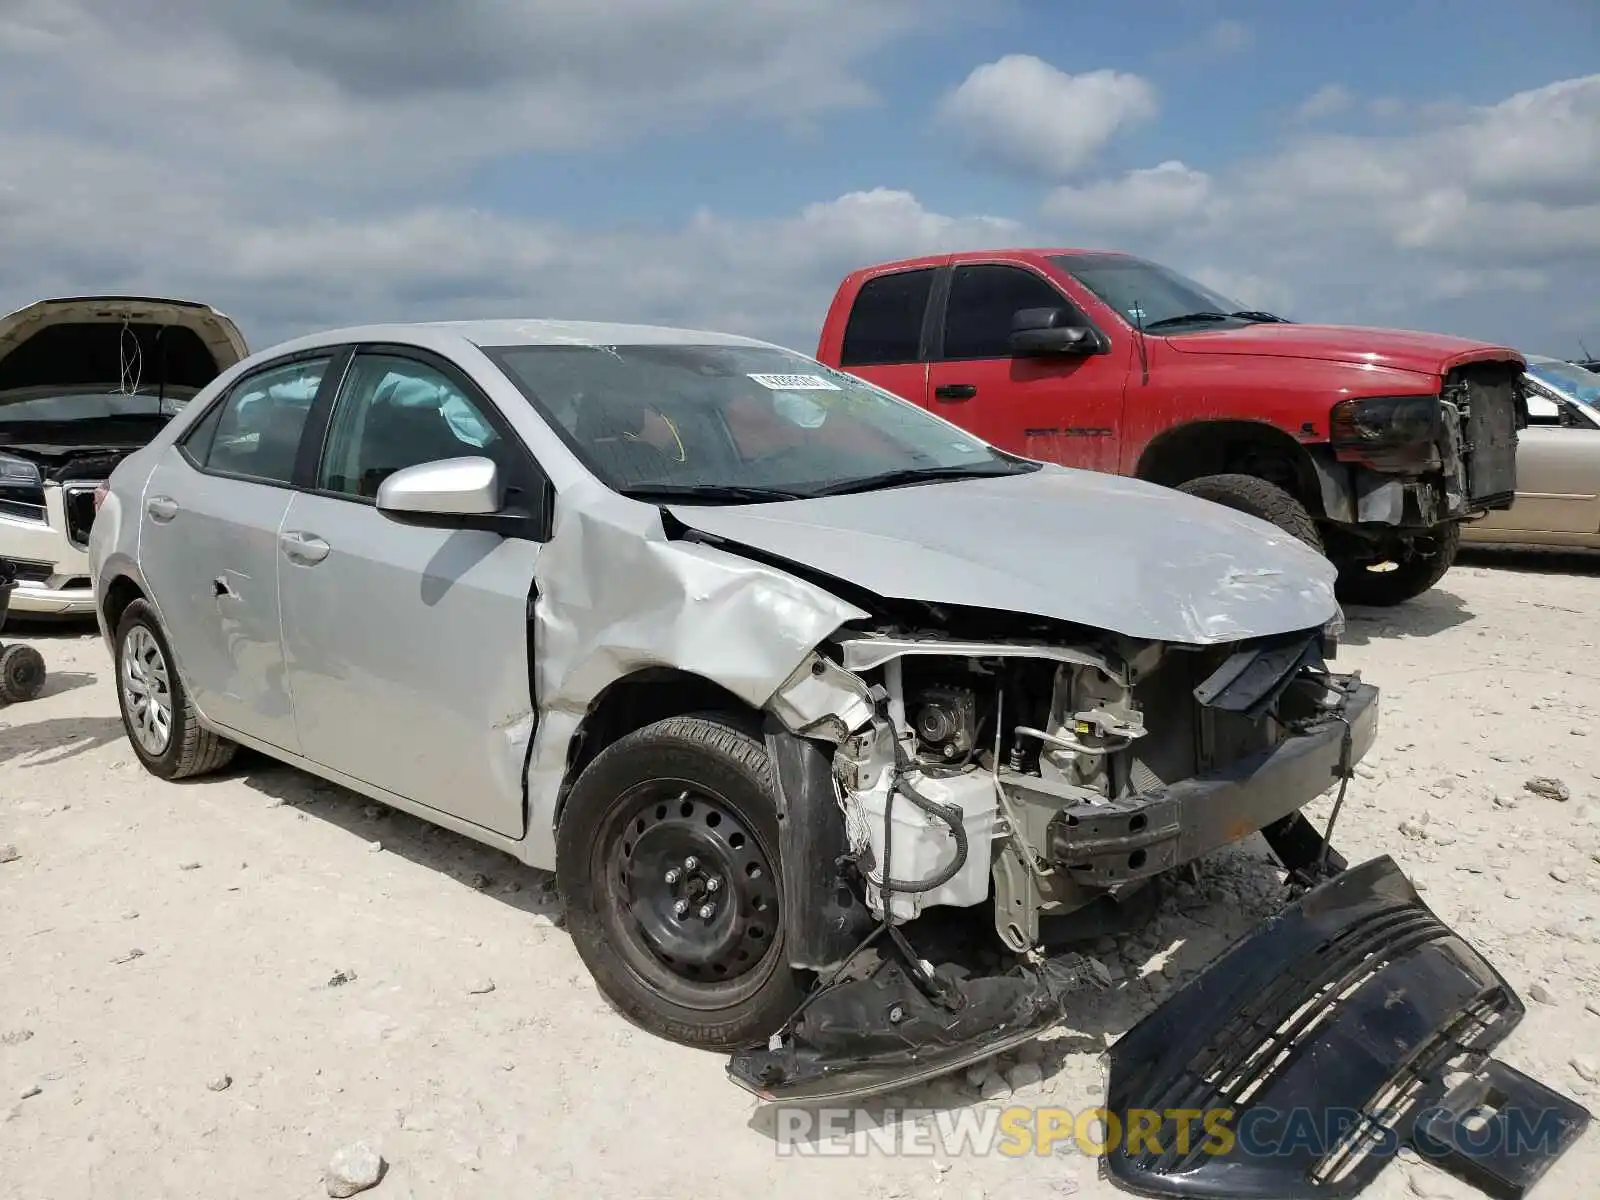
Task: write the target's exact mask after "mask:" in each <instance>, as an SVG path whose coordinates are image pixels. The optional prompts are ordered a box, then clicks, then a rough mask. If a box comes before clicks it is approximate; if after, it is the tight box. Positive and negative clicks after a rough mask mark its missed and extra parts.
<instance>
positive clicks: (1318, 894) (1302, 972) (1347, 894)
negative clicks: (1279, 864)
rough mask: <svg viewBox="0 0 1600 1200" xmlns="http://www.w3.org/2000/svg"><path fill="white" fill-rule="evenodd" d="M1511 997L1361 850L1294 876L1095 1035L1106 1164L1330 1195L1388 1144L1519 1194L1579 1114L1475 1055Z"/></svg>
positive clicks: (1364, 1172) (1121, 1180)
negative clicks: (1350, 858)
mask: <svg viewBox="0 0 1600 1200" xmlns="http://www.w3.org/2000/svg"><path fill="white" fill-rule="evenodd" d="M1523 1011H1524V1010H1523V1005H1522V1002H1521V1001H1520V1000H1519V999H1518V998H1517V996H1516V994H1515V993H1514V992H1513V991H1512V990H1511V988H1510V986H1509V985H1508V984H1507V983H1506V981H1505V980H1504V979H1502V978H1501V977H1500V975H1499V974H1498V973H1497V972H1496V971H1495V970H1494V968H1492V967H1491V966H1490V965H1489V964H1488V963H1487V962H1486V961H1485V960H1484V959H1483V958H1482V957H1481V956H1480V955H1479V954H1478V953H1477V952H1476V951H1475V950H1474V949H1473V948H1472V947H1471V946H1469V945H1468V944H1467V943H1466V942H1465V941H1463V940H1462V939H1461V938H1460V937H1459V936H1458V935H1456V934H1455V933H1454V932H1453V931H1452V930H1450V929H1449V928H1448V927H1447V926H1445V925H1444V924H1443V923H1442V922H1440V921H1439V919H1438V918H1437V917H1435V916H1434V915H1433V913H1432V911H1430V910H1429V909H1428V907H1427V906H1426V905H1425V904H1423V902H1422V900H1421V898H1420V897H1419V896H1418V895H1417V892H1416V890H1415V889H1414V888H1413V887H1412V885H1411V883H1410V881H1409V880H1408V879H1407V878H1406V877H1405V875H1403V874H1402V873H1401V872H1400V870H1399V868H1398V867H1396V866H1395V864H1394V862H1393V861H1392V860H1391V859H1389V858H1387V857H1382V858H1377V859H1373V860H1372V861H1370V862H1367V863H1364V864H1362V865H1361V866H1358V867H1353V868H1350V869H1349V870H1347V871H1345V872H1343V873H1342V874H1340V875H1338V876H1336V877H1335V878H1333V879H1331V880H1330V881H1328V882H1327V883H1324V884H1322V885H1321V886H1319V887H1317V888H1314V889H1313V890H1311V891H1309V892H1307V893H1306V894H1305V895H1304V896H1302V897H1301V898H1300V899H1299V900H1298V901H1296V902H1295V903H1294V904H1291V905H1289V906H1288V907H1286V908H1285V909H1284V910H1283V911H1282V912H1281V913H1279V914H1277V915H1276V916H1274V917H1273V918H1272V919H1271V920H1270V921H1268V922H1267V923H1266V924H1265V925H1264V926H1263V927H1262V928H1261V929H1259V930H1258V931H1257V932H1255V933H1254V934H1252V935H1251V936H1250V937H1248V938H1246V939H1245V940H1244V941H1242V942H1240V943H1239V944H1238V945H1236V946H1234V947H1233V948H1232V949H1231V950H1229V951H1228V953H1226V954H1225V955H1223V956H1222V957H1220V958H1218V959H1217V960H1216V961H1215V962H1213V963H1212V964H1210V965H1209V966H1208V967H1207V968H1206V969H1205V971H1204V972H1202V974H1201V975H1200V976H1199V977H1198V978H1197V979H1195V980H1194V982H1192V983H1191V984H1189V985H1188V986H1187V987H1185V988H1184V989H1183V990H1182V991H1180V992H1179V993H1178V994H1177V995H1175V996H1173V997H1172V998H1171V999H1170V1000H1168V1001H1167V1002H1166V1003H1164V1004H1163V1005H1161V1007H1160V1008H1158V1009H1157V1010H1156V1011H1155V1012H1153V1013H1151V1014H1150V1015H1149V1016H1147V1017H1146V1018H1145V1019H1144V1020H1143V1021H1141V1022H1140V1023H1139V1024H1138V1025H1136V1026H1135V1027H1134V1028H1133V1029H1131V1030H1130V1031H1129V1032H1128V1033H1127V1034H1125V1035H1124V1036H1123V1037H1122V1038H1121V1039H1119V1040H1118V1041H1117V1043H1116V1045H1115V1046H1113V1047H1112V1049H1111V1052H1110V1058H1111V1072H1110V1081H1109V1086H1108V1094H1107V1109H1108V1110H1109V1116H1108V1119H1107V1125H1108V1126H1109V1127H1110V1128H1109V1129H1108V1135H1109V1136H1108V1142H1109V1146H1108V1151H1107V1153H1106V1156H1105V1158H1104V1163H1105V1169H1106V1171H1107V1173H1108V1174H1109V1176H1110V1178H1111V1180H1112V1181H1113V1182H1114V1183H1116V1184H1117V1185H1119V1186H1120V1187H1123V1188H1125V1189H1126V1190H1128V1191H1132V1192H1136V1193H1138V1194H1140V1195H1146V1196H1162V1197H1179V1198H1185V1197H1238V1198H1240V1200H1253V1198H1256V1197H1261V1198H1266V1197H1271V1198H1273V1200H1298V1198H1300V1197H1328V1198H1336V1197H1345V1196H1352V1195H1354V1194H1355V1193H1357V1192H1359V1191H1360V1190H1361V1189H1362V1188H1364V1187H1365V1186H1366V1185H1367V1184H1369V1183H1370V1182H1372V1180H1373V1179H1374V1178H1376V1176H1377V1175H1378V1173H1379V1172H1380V1171H1381V1170H1382V1169H1383V1167H1384V1164H1385V1163H1387V1162H1388V1160H1389V1159H1390V1158H1392V1157H1393V1156H1394V1155H1395V1153H1396V1152H1397V1151H1398V1150H1399V1149H1400V1147H1401V1146H1403V1145H1407V1144H1410V1145H1413V1146H1414V1147H1415V1148H1416V1149H1417V1150H1418V1151H1419V1152H1420V1153H1421V1154H1422V1155H1423V1156H1424V1157H1425V1158H1429V1159H1431V1160H1432V1161H1433V1162H1435V1163H1436V1164H1437V1165H1438V1166H1440V1167H1441V1168H1443V1169H1444V1170H1447V1171H1450V1172H1452V1173H1453V1174H1456V1175H1459V1176H1460V1177H1462V1178H1463V1179H1466V1180H1468V1181H1469V1182H1471V1183H1473V1184H1475V1185H1477V1186H1478V1187H1481V1188H1483V1189H1484V1190H1485V1191H1487V1192H1488V1193H1489V1194H1491V1195H1494V1196H1502V1197H1513V1198H1514V1197H1518V1196H1522V1195H1525V1194H1526V1192H1527V1190H1528V1189H1529V1188H1531V1187H1532V1186H1533V1184H1534V1183H1535V1182H1536V1181H1537V1180H1538V1179H1539V1177H1540V1176H1541V1175H1543V1174H1544V1172H1545V1170H1546V1169H1547V1168H1548V1167H1549V1166H1550V1165H1551V1163H1553V1162H1554V1161H1555V1160H1556V1158H1557V1157H1559V1156H1560V1155H1561V1154H1562V1153H1563V1152H1564V1151H1565V1150H1566V1149H1567V1148H1568V1147H1569V1146H1570V1145H1571V1144H1572V1143H1573V1142H1574V1141H1575V1140H1576V1139H1577V1138H1578V1136H1579V1135H1580V1134H1581V1133H1582V1132H1583V1130H1584V1128H1585V1127H1586V1126H1587V1124H1588V1122H1589V1113H1588V1112H1587V1111H1586V1110H1585V1109H1583V1108H1582V1107H1581V1106H1579V1105H1577V1104H1575V1103H1574V1102H1572V1101H1570V1100H1568V1099H1567V1098H1566V1097H1564V1096H1561V1095H1558V1094H1557V1093H1555V1092H1552V1091H1550V1090H1549V1089H1548V1088H1545V1087H1544V1086H1543V1085H1541V1084H1539V1083H1537V1082H1535V1081H1534V1080H1532V1079H1529V1078H1528V1077H1527V1076H1524V1075H1521V1074H1520V1073H1518V1072H1516V1071H1513V1070H1512V1069H1511V1068H1509V1067H1507V1066H1505V1065H1504V1064H1503V1063H1499V1062H1497V1061H1496V1060H1494V1059H1491V1058H1490V1057H1489V1052H1490V1050H1492V1049H1493V1048H1494V1046H1496V1045H1497V1044H1499V1043H1500V1042H1501V1041H1502V1040H1504V1038H1505V1037H1506V1036H1507V1035H1508V1034H1509V1033H1510V1032H1511V1031H1512V1029H1513V1028H1515V1026H1516V1024H1517V1022H1518V1021H1520V1020H1521V1018H1522V1016H1523Z"/></svg>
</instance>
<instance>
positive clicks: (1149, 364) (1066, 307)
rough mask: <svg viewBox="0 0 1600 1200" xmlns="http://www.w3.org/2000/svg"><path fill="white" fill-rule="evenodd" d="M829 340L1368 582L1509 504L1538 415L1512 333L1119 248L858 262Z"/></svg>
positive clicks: (1030, 444)
mask: <svg viewBox="0 0 1600 1200" xmlns="http://www.w3.org/2000/svg"><path fill="white" fill-rule="evenodd" d="M817 357H818V358H819V359H820V360H821V361H822V362H824V363H827V364H828V365H830V366H835V367H838V368H840V369H842V370H845V371H848V372H850V373H852V374H854V375H857V376H860V377H861V378H864V379H866V380H867V381H868V382H871V383H874V384H877V385H878V386H879V387H882V388H884V389H886V390H888V391H891V392H894V393H896V394H897V395H899V396H902V397H904V398H905V399H907V400H911V401H913V402H915V403H917V404H920V405H922V406H924V407H926V408H928V409H930V410H932V411H933V412H935V413H937V414H939V415H940V416H943V417H945V418H947V419H948V420H950V421H952V422H954V423H955V424H958V425H960V426H962V427H963V428H965V429H967V430H969V431H971V432H972V433H975V434H977V435H978V436H980V437H982V438H984V439H985V440H987V441H989V442H991V443H992V444H994V445H996V446H998V447H1000V448H1001V449H1004V450H1009V451H1012V452H1014V453H1016V454H1020V455H1023V456H1026V457H1028V458H1035V459H1043V460H1045V461H1049V462H1054V463H1059V464H1061V465H1063V466H1068V467H1080V468H1085V469H1087V470H1091V471H1101V472H1106V473H1111V474H1119V475H1130V476H1136V477H1138V478H1141V479H1145V480H1148V481H1151V482H1154V483H1159V484H1163V485H1166V486H1169V487H1175V488H1178V489H1180V490H1182V491H1186V492H1189V493H1190V494H1193V495H1197V496H1201V497H1203V498H1206V499H1209V500H1213V501H1216V502H1218V503H1222V504H1226V505H1228V506H1229V507H1232V508H1236V509H1239V510H1241V511H1244V512H1248V513H1250V514H1252V515H1254V516H1257V517H1262V518H1264V519H1266V520H1269V521H1271V522H1273V523H1274V524H1276V525H1278V526H1279V527H1280V528H1282V529H1284V530H1286V531H1287V532H1290V533H1292V534H1294V535H1295V536H1297V537H1299V538H1301V539H1302V540H1303V541H1305V542H1307V543H1309V544H1311V545H1313V546H1315V547H1316V548H1317V549H1319V550H1321V551H1322V552H1323V553H1324V554H1326V555H1327V557H1328V558H1330V559H1331V560H1332V561H1333V562H1334V563H1335V564H1336V565H1337V566H1338V567H1339V592H1340V595H1341V597H1342V598H1343V599H1345V600H1347V601H1349V602H1352V603H1357V604H1378V605H1388V604H1398V603H1401V602H1403V601H1405V600H1408V599H1411V598H1412V597H1414V596H1417V595H1420V594H1421V593H1423V592H1425V591H1427V590H1428V589H1429V588H1431V587H1432V586H1433V585H1434V584H1435V583H1437V582H1438V581H1439V579H1440V578H1441V577H1442V576H1443V575H1444V573H1445V571H1446V570H1448V569H1449V566H1450V563H1451V561H1452V560H1453V559H1454V557H1455V554H1456V550H1457V547H1458V546H1459V544H1460V540H1461V525H1462V523H1463V522H1465V521H1469V520H1473V519H1476V518H1478V517H1481V516H1482V515H1484V514H1486V513H1488V512H1490V511H1497V510H1502V509H1505V508H1508V507H1509V506H1510V505H1511V503H1512V500H1513V497H1514V495H1515V492H1516V450H1517V431H1518V430H1519V429H1521V428H1522V427H1523V426H1524V425H1525V424H1526V423H1527V409H1526V402H1525V399H1524V396H1523V391H1522V386H1523V385H1522V383H1521V378H1522V372H1523V369H1524V360H1523V358H1522V356H1521V355H1520V354H1518V353H1517V352H1516V351H1515V350H1513V349H1510V348H1508V347H1504V346H1494V345H1488V344H1485V343H1481V342H1475V341H1468V340H1465V339H1462V338H1455V337H1446V336H1442V335H1437V334H1429V333H1415V332H1409V331H1403V330H1394V329H1368V328H1360V327H1353V326H1336V325H1303V324H1298V323H1294V322H1291V321H1288V320H1285V319H1284V318H1282V317H1279V316H1275V315H1274V314H1272V313H1268V312H1261V311H1257V310H1250V309H1246V308H1243V307H1242V306H1241V305H1239V304H1238V303H1236V302H1235V301H1233V300H1230V299H1228V298H1227V297H1225V296H1222V295H1219V294H1218V293H1217V292H1215V291H1213V290H1212V289H1210V288H1207V287H1205V286H1203V285H1201V284H1199V283H1196V282H1195V281H1193V280H1190V279H1186V278H1184V277H1183V276H1182V275H1179V274H1178V273H1177V272H1175V271H1172V270H1169V269H1167V268H1166V267H1163V266H1160V265H1158V264H1155V263H1152V262H1148V261H1145V260H1143V259H1140V258H1136V257H1134V256H1132V255H1128V254H1121V253H1115V252H1107V251H1092V250H1070V249H1060V250H1038V249H1034V250H1003V251H975V252H967V253H961V254H949V255H939V256H935V257H927V258H917V259H906V260H902V261H899V262H893V263H885V264H881V265H878V266H874V267H868V268H866V269H863V270H859V271H856V272H854V273H852V274H851V275H849V276H848V277H846V279H845V280H844V282H843V283H842V284H841V285H840V287H839V290H838V292H837V294H836V295H835V297H834V300H833V303H832V306H831V307H830V309H829V312H828V316H827V320H826V323H825V324H824V326H823V330H822V336H821V339H820V341H819V344H818V349H817Z"/></svg>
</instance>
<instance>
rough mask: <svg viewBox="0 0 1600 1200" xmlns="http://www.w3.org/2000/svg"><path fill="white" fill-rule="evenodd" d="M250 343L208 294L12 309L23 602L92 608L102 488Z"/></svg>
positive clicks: (9, 354)
mask: <svg viewBox="0 0 1600 1200" xmlns="http://www.w3.org/2000/svg"><path fill="white" fill-rule="evenodd" d="M247 353H249V350H248V348H247V347H246V345H245V340H244V338H243V336H242V335H241V334H240V333H239V330H238V327H237V326H235V325H234V323H233V322H232V321H231V320H230V319H229V318H227V317H225V316H223V315H222V314H221V313H219V312H217V311H216V310H215V309H212V308H209V307H208V306H206V305H204V304H196V303H194V302H193V301H188V300H162V299H153V298H146V297H128V296H88V297H73V298H63V299H56V300H39V301H36V302H35V303H33V304H30V305H28V306H27V307H26V308H20V309H18V310H17V311H16V312H13V313H10V314H8V315H6V316H3V317H0V558H4V559H9V560H11V561H12V563H14V564H15V574H16V588H15V590H14V591H13V592H12V595H11V612H12V614H13V615H17V616H35V615H58V616H89V615H92V614H93V613H94V595H93V591H92V589H91V588H90V585H89V560H88V556H87V551H88V546H89V529H90V527H91V525H92V524H93V522H94V512H95V508H94V493H95V489H96V488H97V487H99V486H100V485H101V484H102V483H103V482H104V481H105V480H106V479H108V478H109V477H110V475H111V471H112V469H113V468H114V467H115V466H116V465H117V464H118V463H119V462H121V461H122V460H123V459H124V458H125V457H127V456H128V455H129V454H131V453H132V452H133V451H135V450H137V449H139V448H140V447H141V446H143V445H145V444H146V443H147V442H149V441H150V439H151V438H153V437H154V436H155V435H156V434H157V433H159V432H160V431H161V430H162V429H163V428H164V427H165V426H166V424H167V422H168V421H170V420H171V419H172V418H173V416H175V415H176V414H177V412H178V411H179V410H180V409H181V408H182V407H183V405H184V403H185V402H186V401H187V400H188V399H189V398H190V397H192V396H193V395H194V394H195V393H196V392H198V391H199V390H200V389H201V388H203V387H205V386H206V384H208V383H210V382H211V381H212V380H213V379H215V378H216V377H217V376H218V375H219V374H221V373H222V372H223V371H225V370H227V369H228V368H229V367H231V366H233V364H234V363H236V362H238V361H239V360H240V359H242V358H243V357H244V356H245V355H246V354H247Z"/></svg>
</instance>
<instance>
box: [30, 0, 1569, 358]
mask: <svg viewBox="0 0 1600 1200" xmlns="http://www.w3.org/2000/svg"><path fill="white" fill-rule="evenodd" d="M1597 50H1600V5H1596V4H1595V3H1593V0H1525V2H1524V3H1523V4H1521V5H1507V4H1504V3H1487V2H1482V0H1451V2H1449V3H1446V2H1444V0H1437V2H1433V3H1424V2H1416V3H1410V4H1404V3H1393V4H1382V3H1372V2H1367V0H1360V2H1348V0H1347V2H1345V3H1341V4H1339V5H1309V4H1281V3H1280V4H1273V5H1268V4H1255V3H1222V2H1221V0H1212V2H1206V0H1194V2H1190V3H1178V2H1177V0H1156V2H1152V3H1146V4H1143V5H1140V6H1138V7H1137V8H1136V9H1130V8H1127V7H1119V6H1113V5H1105V6H1074V5H1065V4H1060V3H1041V2H1035V0H762V2H761V3H752V2H750V0H743V2H739V0H477V2H476V3H471V4H468V3H458V4H451V3H440V2H439V0H387V2H386V3H378V2H377V0H234V2H231V3H229V2H219V3H211V4H206V5H202V6H197V5H193V4H189V3H185V2H183V0H115V2H113V0H11V2H10V3H8V4H7V5H5V6H4V8H3V9H0V113H3V114H4V118H3V119H0V306H3V307H7V308H9V307H12V306H14V305H16V304H21V303H25V302H27V301H28V300H30V299H33V298H35V297H37V296H39V295H41V294H52V293H53V294H60V293H64V292H82V291H135V290H137V291H165V292H175V293H177V294H182V295H190V296H193V297H195V298H199V299H205V300H209V301H211V302H212V303H216V304H218V305H219V306H220V307H223V308H225V309H227V310H228V311H230V312H231V313H233V314H234V315H235V316H236V317H237V318H238V319H239V320H240V322H241V324H242V325H243V326H244V328H245V331H246V334H247V336H249V338H250V340H251V341H252V343H253V344H257V345H260V344H265V343H266V342H270V341H272V340H276V339H277V338H280V337H283V336H288V335H290V334H293V333H297V332H301V331H304V330H306V329H311V328H317V327H325V326H328V325H338V324H348V323H354V322H360V321H366V320H372V319H389V318H400V319H423V318H430V317H457V316H480V315H483V316H495V315H501V316H504V315H517V316H568V317H599V318H609V319H638V320H655V321H668V322H673V323H686V324H695V325H708V326H713V327H721V328H730V329H736V330H738V331H741V332H749V333H754V334H757V335H759V336H767V337H771V338H774V339H775V340H779V341H783V342H786V343H787V344H791V345H795V346H797V347H800V348H803V349H810V348H812V346H813V345H814V342H815V336H816V326H817V323H818V321H819V320H820V318H821V316H822V313H823V311H824V309H825V306H826V303H827V300H828V297H829V294H830V293H831V290H832V287H833V285H834V283H835V282H836V281H837V279H838V277H839V276H840V275H841V274H843V273H844V272H845V271H847V270H849V269H852V268H853V267H856V266H860V265H863V264H865V263H867V262H871V261H875V260H878V259H881V258H889V257H897V256H900V255H903V254H912V253H923V252H929V251H933V250H943V249H957V248H974V247H981V246H983V245H986V244H995V243H1009V244H1025V243H1029V242H1032V243H1037V244H1077V245H1097V246H1105V245H1109V246H1120V247H1123V248H1126V249H1131V250H1134V251H1136V252H1140V253H1145V254H1148V255H1150V256H1151V257H1156V258H1159V259H1161V260H1162V261H1165V262H1168V263H1170V264H1171V265H1173V266H1176V267H1178V268H1179V269H1182V270H1185V271H1189V272H1190V273H1193V274H1196V275H1199V276H1200V277H1201V278H1203V279H1205V280H1206V281H1207V282H1209V283H1212V284H1213V285H1214V286H1219V287H1222V288H1223V289H1224V290H1226V291H1229V292H1231V293H1232V294H1234V295H1235V296H1236V297H1238V298H1239V299H1240V300H1241V301H1244V302H1247V303H1250V304H1252V305H1260V306H1264V307H1269V308H1275V309H1279V310H1281V311H1287V312H1288V313H1289V315H1291V316H1294V317H1297V318H1299V319H1325V320H1335V321H1343V322H1358V323H1372V324H1397V325H1405V326H1412V327H1421V328H1430V329H1441V330H1449V331H1452V332H1459V333H1463V334H1467V335H1469V336H1478V337H1484V338H1492V339H1494V340H1502V341H1509V342H1512V343H1513V344H1516V345H1519V346H1520V347H1521V348H1523V349H1525V350H1531V351H1535V352H1551V353H1560V354H1573V353H1576V352H1577V350H1578V340H1579V339H1580V338H1581V339H1584V340H1587V342H1588V343H1589V344H1590V345H1591V346H1596V345H1600V297H1597V295H1596V291H1595V287H1594V280H1595V279H1596V278H1600V75H1597V74H1594V71H1595V70H1596V68H1597V67H1600V55H1597V53H1596V51H1597ZM1586 72H1587V73H1586Z"/></svg>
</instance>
